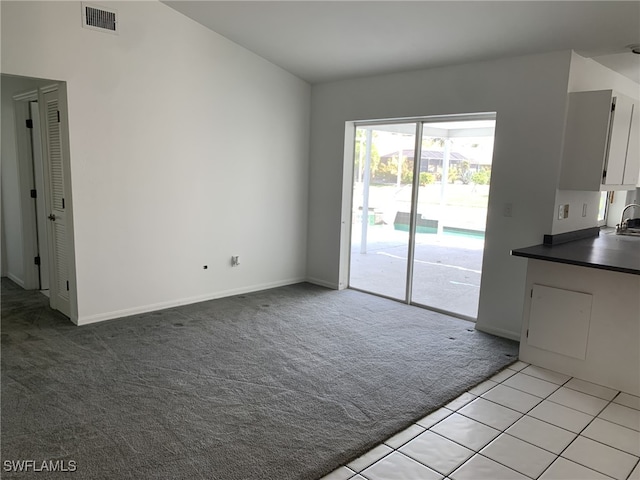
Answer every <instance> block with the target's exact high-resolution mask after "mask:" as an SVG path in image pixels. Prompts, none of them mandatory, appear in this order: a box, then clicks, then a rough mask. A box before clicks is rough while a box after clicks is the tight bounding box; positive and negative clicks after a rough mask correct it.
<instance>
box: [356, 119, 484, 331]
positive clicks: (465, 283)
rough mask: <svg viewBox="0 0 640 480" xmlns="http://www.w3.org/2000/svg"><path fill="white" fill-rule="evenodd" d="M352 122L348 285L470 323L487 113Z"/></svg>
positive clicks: (479, 249) (476, 288) (477, 273)
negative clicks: (352, 144)
mask: <svg viewBox="0 0 640 480" xmlns="http://www.w3.org/2000/svg"><path fill="white" fill-rule="evenodd" d="M355 128H356V132H355V143H354V176H353V178H354V181H353V197H352V198H353V200H352V225H351V226H352V229H351V250H350V255H351V256H350V262H349V286H350V287H351V288H355V289H358V290H363V291H366V292H370V293H374V294H377V295H382V296H385V297H389V298H394V299H397V300H400V301H404V302H407V303H412V304H416V305H419V306H424V307H427V308H431V309H434V310H437V311H442V312H446V313H450V314H453V315H455V316H458V317H461V318H465V319H469V320H475V318H476V317H477V311H478V298H479V292H480V279H481V273H482V255H483V250H484V231H485V226H486V217H487V205H488V197H489V184H490V178H491V160H492V155H493V138H494V132H495V114H479V115H465V116H449V117H438V118H424V119H417V120H414V121H402V120H399V121H397V122H390V121H385V122H361V123H356V125H355ZM416 159H417V161H416Z"/></svg>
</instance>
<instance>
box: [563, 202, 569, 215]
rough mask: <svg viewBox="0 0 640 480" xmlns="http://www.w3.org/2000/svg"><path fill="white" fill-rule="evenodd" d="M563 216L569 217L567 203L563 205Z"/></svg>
mask: <svg viewBox="0 0 640 480" xmlns="http://www.w3.org/2000/svg"><path fill="white" fill-rule="evenodd" d="M564 218H569V204H568V203H567V204H566V205H565V206H564Z"/></svg>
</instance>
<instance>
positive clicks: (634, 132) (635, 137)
mask: <svg viewBox="0 0 640 480" xmlns="http://www.w3.org/2000/svg"><path fill="white" fill-rule="evenodd" d="M639 174H640V103H637V102H636V103H634V104H633V110H632V112H631V130H629V147H628V148H627V162H626V164H625V167H624V184H625V185H634V184H638V185H640V178H638V175H639Z"/></svg>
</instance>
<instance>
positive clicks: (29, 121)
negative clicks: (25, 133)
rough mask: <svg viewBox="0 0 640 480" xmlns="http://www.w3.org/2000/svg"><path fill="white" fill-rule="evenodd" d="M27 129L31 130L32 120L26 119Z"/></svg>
mask: <svg viewBox="0 0 640 480" xmlns="http://www.w3.org/2000/svg"><path fill="white" fill-rule="evenodd" d="M27 128H33V120H31V119H30V118H27Z"/></svg>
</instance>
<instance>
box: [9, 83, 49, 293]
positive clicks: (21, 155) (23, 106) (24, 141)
mask: <svg viewBox="0 0 640 480" xmlns="http://www.w3.org/2000/svg"><path fill="white" fill-rule="evenodd" d="M37 100H38V91H37V90H31V91H29V92H25V93H21V94H18V95H14V96H13V105H14V118H15V125H16V151H17V155H18V181H19V182H20V216H21V220H22V257H23V258H22V261H23V264H24V279H23V282H24V283H23V285H22V286H23V288H25V289H26V290H34V289H37V288H39V286H40V282H39V278H38V275H39V272H38V266H37V265H36V264H35V261H34V260H35V257H36V256H37V255H38V241H37V235H36V210H35V203H34V200H33V198H31V189H32V188H34V184H33V179H34V171H33V151H32V144H31V133H30V131H29V129H28V128H27V120H28V119H31V112H30V108H29V104H30V102H34V101H37ZM41 195H42V197H43V198H44V192H41Z"/></svg>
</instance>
